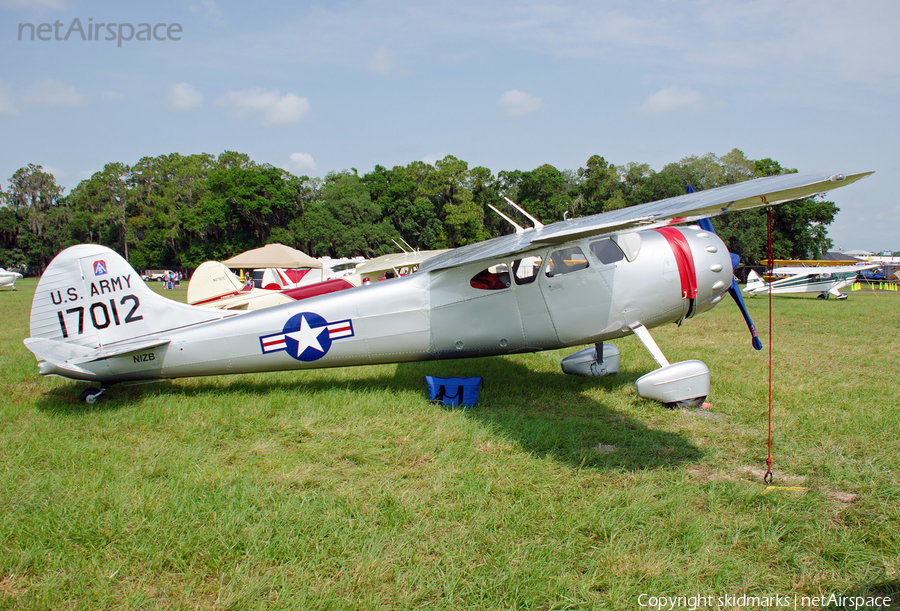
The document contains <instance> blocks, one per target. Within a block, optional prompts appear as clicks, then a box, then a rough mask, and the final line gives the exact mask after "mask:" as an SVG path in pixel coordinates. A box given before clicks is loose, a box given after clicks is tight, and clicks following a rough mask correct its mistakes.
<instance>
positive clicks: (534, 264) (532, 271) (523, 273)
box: [512, 257, 543, 285]
mask: <svg viewBox="0 0 900 611" xmlns="http://www.w3.org/2000/svg"><path fill="white" fill-rule="evenodd" d="M542 262H543V259H541V258H540V257H525V258H523V259H516V260H515V261H513V264H512V269H513V278H515V280H516V284H519V285H521V284H531V283H532V282H534V281H535V280H536V279H537V275H538V270H540V269H541V263H542Z"/></svg>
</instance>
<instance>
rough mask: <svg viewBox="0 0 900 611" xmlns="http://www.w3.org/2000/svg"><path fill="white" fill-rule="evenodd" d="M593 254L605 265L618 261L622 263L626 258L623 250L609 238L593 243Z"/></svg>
mask: <svg viewBox="0 0 900 611" xmlns="http://www.w3.org/2000/svg"><path fill="white" fill-rule="evenodd" d="M591 252H592V253H594V256H595V257H597V258H598V259H600V263H603V264H604V265H609V264H610V263H615V262H616V261H621V260H622V259H624V258H625V253H623V252H622V249H620V248H619V247H618V246H617V245H616V243H615V242H613V241H612V240H610V239H609V238H607V239H605V240H597V241H596V242H591Z"/></svg>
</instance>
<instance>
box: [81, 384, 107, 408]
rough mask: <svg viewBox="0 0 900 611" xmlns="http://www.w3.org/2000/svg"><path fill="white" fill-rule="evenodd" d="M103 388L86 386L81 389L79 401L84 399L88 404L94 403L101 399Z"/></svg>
mask: <svg viewBox="0 0 900 611" xmlns="http://www.w3.org/2000/svg"><path fill="white" fill-rule="evenodd" d="M103 390H105V389H99V388H93V387H92V388H85V389H84V390H83V391H81V396H79V397H78V400H79V401H84V402H85V403H87V404H88V405H93V404H94V403H96V402H97V401H99V400H100V395H102V394H103Z"/></svg>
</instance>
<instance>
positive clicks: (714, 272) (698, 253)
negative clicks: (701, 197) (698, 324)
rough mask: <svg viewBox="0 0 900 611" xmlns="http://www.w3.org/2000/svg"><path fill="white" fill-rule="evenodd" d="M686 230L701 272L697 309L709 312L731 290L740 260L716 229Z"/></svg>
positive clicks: (698, 280)
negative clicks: (730, 250)
mask: <svg viewBox="0 0 900 611" xmlns="http://www.w3.org/2000/svg"><path fill="white" fill-rule="evenodd" d="M684 234H685V237H687V238H688V241H689V243H690V244H691V250H692V251H693V253H694V265H695V269H696V272H697V303H696V305H695V308H694V312H695V313H700V312H705V311H706V310H709V309H710V308H712V307H713V306H715V305H716V304H717V303H719V302H720V301H721V300H722V299H723V298H724V297H725V295H726V293H728V288H729V287H730V286H731V278H732V273H733V272H734V268H735V266H736V263H735V261H734V256H733V255H732V254H731V253H729V252H728V248H727V247H726V246H725V243H724V242H722V240H721V239H720V238H719V236H717V235H716V234H715V233H712V232H709V231H704V230H702V229H692V228H688V229H685V230H684Z"/></svg>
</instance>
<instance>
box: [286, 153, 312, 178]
mask: <svg viewBox="0 0 900 611" xmlns="http://www.w3.org/2000/svg"><path fill="white" fill-rule="evenodd" d="M284 169H285V170H287V171H288V172H290V173H291V174H295V175H296V176H311V175H313V174H315V173H316V171H317V170H318V166H316V162H315V160H313V156H312V155H310V154H309V153H291V156H290V157H288V162H287V163H286V164H285V166H284Z"/></svg>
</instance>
